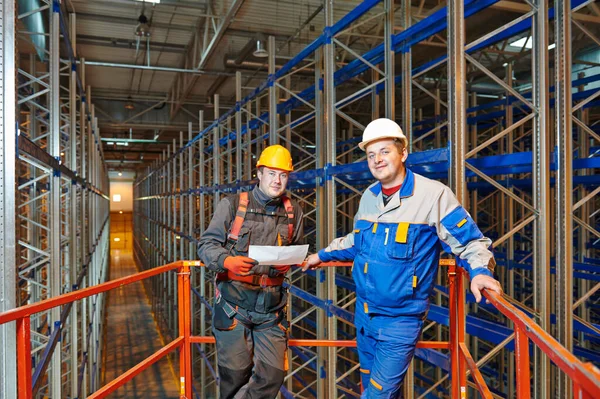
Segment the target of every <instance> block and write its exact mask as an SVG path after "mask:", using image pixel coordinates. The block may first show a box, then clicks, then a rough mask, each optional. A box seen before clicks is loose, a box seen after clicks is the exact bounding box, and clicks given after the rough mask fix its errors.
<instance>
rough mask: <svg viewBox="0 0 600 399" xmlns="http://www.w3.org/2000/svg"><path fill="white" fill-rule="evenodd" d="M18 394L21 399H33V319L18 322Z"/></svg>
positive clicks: (21, 319) (22, 319) (23, 319)
mask: <svg viewBox="0 0 600 399" xmlns="http://www.w3.org/2000/svg"><path fill="white" fill-rule="evenodd" d="M17 392H18V395H19V399H31V319H30V318H29V316H26V317H23V318H20V319H18V320H17Z"/></svg>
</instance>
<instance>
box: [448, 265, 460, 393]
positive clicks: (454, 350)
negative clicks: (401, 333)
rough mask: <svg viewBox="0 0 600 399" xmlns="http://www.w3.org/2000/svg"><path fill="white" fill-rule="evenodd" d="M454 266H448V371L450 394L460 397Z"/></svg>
mask: <svg viewBox="0 0 600 399" xmlns="http://www.w3.org/2000/svg"><path fill="white" fill-rule="evenodd" d="M456 279H457V276H456V266H453V265H450V266H448V308H449V309H448V310H449V316H450V320H449V326H450V365H451V369H450V372H451V373H452V375H451V377H452V388H451V391H450V396H451V397H453V398H460V384H459V379H458V375H459V369H458V367H459V362H458V359H459V356H460V348H459V345H458V326H457V321H458V317H457V310H458V307H457V306H456V305H457V300H458V298H457V295H456V293H457V292H456Z"/></svg>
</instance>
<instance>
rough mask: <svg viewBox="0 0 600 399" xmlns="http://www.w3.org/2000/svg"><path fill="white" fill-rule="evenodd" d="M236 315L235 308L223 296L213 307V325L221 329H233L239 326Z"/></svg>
mask: <svg viewBox="0 0 600 399" xmlns="http://www.w3.org/2000/svg"><path fill="white" fill-rule="evenodd" d="M235 315H236V312H235V309H234V308H233V307H232V306H231V305H229V304H228V303H227V302H226V301H225V300H224V299H222V298H221V299H220V300H219V301H218V302H217V303H215V306H214V307H213V314H212V323H213V327H214V328H216V329H217V330H221V331H229V330H233V329H234V328H235V327H236V326H237V320H236V318H235Z"/></svg>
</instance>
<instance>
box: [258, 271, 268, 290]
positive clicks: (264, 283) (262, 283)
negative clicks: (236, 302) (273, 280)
mask: <svg viewBox="0 0 600 399" xmlns="http://www.w3.org/2000/svg"><path fill="white" fill-rule="evenodd" d="M267 278H268V277H267V275H266V274H261V276H260V279H259V282H260V287H261V288H265V287H266V286H267Z"/></svg>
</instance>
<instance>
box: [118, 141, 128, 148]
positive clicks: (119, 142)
mask: <svg viewBox="0 0 600 399" xmlns="http://www.w3.org/2000/svg"><path fill="white" fill-rule="evenodd" d="M117 145H124V146H125V147H127V146H128V145H129V143H128V142H126V141H117Z"/></svg>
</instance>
